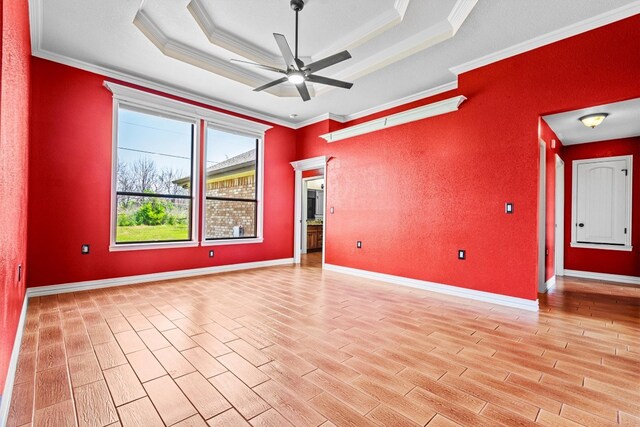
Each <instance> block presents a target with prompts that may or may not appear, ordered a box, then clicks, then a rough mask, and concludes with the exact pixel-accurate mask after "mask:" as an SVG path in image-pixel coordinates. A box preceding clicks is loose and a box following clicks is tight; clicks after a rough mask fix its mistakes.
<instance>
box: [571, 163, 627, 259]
mask: <svg viewBox="0 0 640 427" xmlns="http://www.w3.org/2000/svg"><path fill="white" fill-rule="evenodd" d="M616 160H626V161H627V164H628V165H629V170H628V180H629V185H628V186H627V194H626V201H627V212H626V215H627V234H626V237H625V244H624V245H609V244H605V243H578V242H577V240H578V238H577V232H576V227H575V224H576V222H577V219H576V217H577V206H578V165H580V164H586V163H600V162H606V161H616ZM571 163H572V165H571V169H572V170H571V243H570V245H571V247H572V248H586V249H603V250H609V251H627V252H629V251H632V250H633V246H631V232H632V230H631V225H632V223H633V221H632V218H633V216H632V206H633V203H632V202H633V200H632V197H633V156H632V155H628V156H613V157H599V158H592V159H580V160H574V161H573V162H571Z"/></svg>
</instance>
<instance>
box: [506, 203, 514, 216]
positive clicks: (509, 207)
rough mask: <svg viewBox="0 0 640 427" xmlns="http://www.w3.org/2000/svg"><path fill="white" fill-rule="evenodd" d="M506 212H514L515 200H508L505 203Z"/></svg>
mask: <svg viewBox="0 0 640 427" xmlns="http://www.w3.org/2000/svg"><path fill="white" fill-rule="evenodd" d="M504 211H505V213H508V214H512V213H513V202H507V203H505V205H504Z"/></svg>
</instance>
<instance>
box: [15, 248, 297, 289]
mask: <svg viewBox="0 0 640 427" xmlns="http://www.w3.org/2000/svg"><path fill="white" fill-rule="evenodd" d="M292 263H293V259H292V258H281V259H274V260H268V261H255V262H245V263H240V264H228V265H217V266H213V267H203V268H194V269H190V270H177V271H166V272H162V273H151V274H140V275H137V276H126V277H114V278H110V279H100V280H88V281H85V282H73V283H64V284H60V285H50V286H38V287H35V288H28V289H27V296H28V297H29V298H32V297H40V296H45V295H54V294H63V293H67V292H80V291H87V290H91V289H101V288H110V287H113V286H124V285H135V284H138V283H146V282H156V281H159V280H169V279H181V278H184V277H193V276H204V275H207V274H216V273H226V272H229V271H239V270H250V269H253V268H262V267H274V266H278V265H288V264H292Z"/></svg>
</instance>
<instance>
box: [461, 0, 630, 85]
mask: <svg viewBox="0 0 640 427" xmlns="http://www.w3.org/2000/svg"><path fill="white" fill-rule="evenodd" d="M637 13H640V1H634V2H632V3H630V4H627V5H625V6H622V7H619V8H617V9H614V10H610V11H607V12H605V13H602V14H600V15H597V16H594V17H591V18H588V19H585V20H583V21H580V22H576V23H575V24H571V25H569V26H566V27H564V28H560V29H558V30H555V31H551V32H550V33H547V34H543V35H541V36H538V37H534V38H532V39H530V40H526V41H524V42H522V43H518V44H516V45H513V46H510V47H508V48H505V49H502V50H499V51H497V52H493V53H490V54H488V55H485V56H482V57H480V58H477V59H474V60H472V61H468V62H465V63H464V64H460V65H456V66H455V67H451V68H449V71H451V72H452V73H454V74H455V75H457V76H458V75H460V74H463V73H466V72H468V71H471V70H475V69H476V68H480V67H484V66H485V65H489V64H492V63H494V62H498V61H501V60H503V59H506V58H510V57H512V56H516V55H519V54H521V53H524V52H528V51H530V50H533V49H537V48H539V47H542V46H546V45H548V44H551V43H555V42H557V41H560V40H564V39H566V38H569V37H572V36H575V35H577V34H581V33H584V32H586V31H590V30H593V29H595V28H598V27H602V26H604V25H608V24H611V23H612V22H616V21H620V20H622V19H625V18H628V17H630V16H633V15H635V14H637Z"/></svg>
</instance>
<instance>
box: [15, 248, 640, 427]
mask: <svg viewBox="0 0 640 427" xmlns="http://www.w3.org/2000/svg"><path fill="white" fill-rule="evenodd" d="M319 256H320V254H313V255H312V256H311V257H309V258H307V259H306V260H305V263H304V264H303V266H302V267H297V268H296V267H288V266H284V267H274V268H267V269H260V270H252V271H245V272H235V273H228V274H219V275H212V276H207V277H199V278H194V279H189V280H174V281H168V282H158V283H154V284H146V285H136V286H129V287H117V288H109V289H103V290H97V291H90V292H79V293H75V294H61V295H57V296H50V297H42V298H34V299H32V300H31V302H30V304H29V308H28V314H27V321H26V329H25V334H24V339H23V342H22V346H21V353H20V359H19V366H18V371H17V375H16V380H15V387H14V390H13V398H12V404H11V410H10V418H9V426H22V425H30V423H33V425H34V426H41V425H47V426H65V425H76V423H77V424H78V425H81V426H84V425H91V426H106V425H119V424H118V422H120V423H121V424H122V425H123V426H144V427H153V426H156V425H157V426H162V425H179V426H206V425H207V424H208V425H210V426H225V427H226V426H241V425H245V426H246V425H249V424H250V425H253V426H276V427H284V426H291V425H293V426H319V425H322V426H325V427H328V426H332V425H337V426H343V425H349V426H360V425H387V426H405V425H407V426H415V425H429V426H430V427H433V426H454V425H458V424H460V425H469V426H496V425H501V424H504V425H509V426H510V425H518V426H527V425H534V424H537V423H539V424H542V425H548V426H564V425H567V426H574V425H588V426H607V425H617V424H621V425H640V418H639V417H640V405H639V402H640V389H639V380H640V343H639V340H638V338H639V336H640V322H639V299H640V288H638V287H636V288H634V287H631V286H620V285H613V284H604V283H598V282H588V281H578V280H568V279H565V280H560V281H559V283H558V286H557V288H556V290H555V291H554V292H552V293H551V294H549V295H548V296H545V297H543V300H542V301H541V311H540V313H530V312H525V311H520V310H515V309H509V308H504V307H499V306H493V305H490V304H484V303H478V302H473V301H469V300H464V299H457V298H452V297H445V296H442V295H438V294H433V293H429V292H424V291H420V290H416V289H411V288H405V287H401V286H392V285H385V284H381V283H377V282H372V281H368V280H364V279H356V278H353V277H349V276H344V275H341V274H338V273H331V272H322V271H321V270H320V269H319V268H318V267H317V266H318V262H319Z"/></svg>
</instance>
